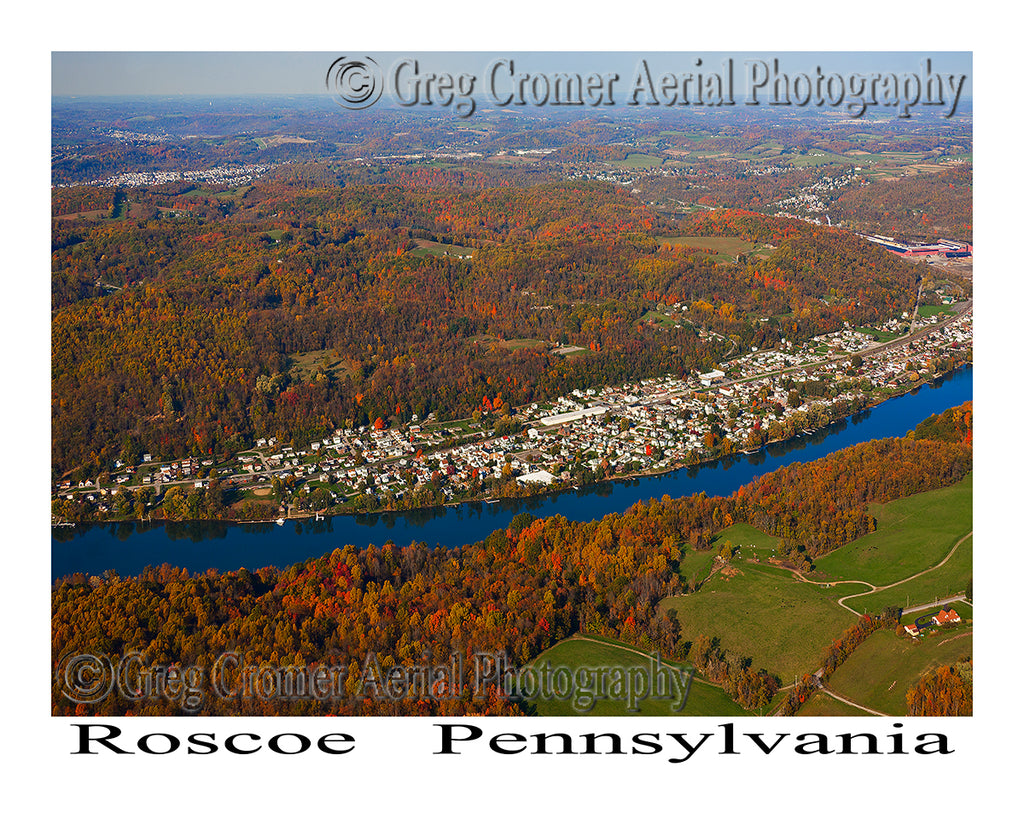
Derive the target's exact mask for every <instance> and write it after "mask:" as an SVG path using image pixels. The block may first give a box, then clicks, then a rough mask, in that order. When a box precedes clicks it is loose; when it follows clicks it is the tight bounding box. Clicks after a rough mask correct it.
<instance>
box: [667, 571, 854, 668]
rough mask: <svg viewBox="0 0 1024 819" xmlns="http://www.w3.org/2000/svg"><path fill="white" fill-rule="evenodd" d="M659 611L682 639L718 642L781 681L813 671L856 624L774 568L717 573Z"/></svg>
mask: <svg viewBox="0 0 1024 819" xmlns="http://www.w3.org/2000/svg"><path fill="white" fill-rule="evenodd" d="M733 570H735V573H733ZM730 575H731V576H730ZM661 605H662V607H663V608H664V609H666V610H667V609H672V610H674V611H675V612H676V615H677V616H678V618H679V626H680V634H681V638H682V639H684V640H696V639H697V638H698V637H699V636H700V635H701V634H706V635H708V636H709V637H719V638H720V639H721V645H722V647H723V648H724V649H725V650H726V651H728V652H733V653H735V654H737V655H739V656H740V657H750V658H751V659H752V661H753V666H754V668H766V669H768V670H769V671H771V672H773V673H776V674H778V675H779V676H780V677H781V678H782V680H783V681H786V680H789V681H792V679H793V676H794V675H801V674H805V673H807V672H809V671H814V670H815V669H816V668H817V667H818V664H819V662H820V660H821V655H822V652H823V650H824V648H825V646H826V645H828V643H829V641H831V640H833V639H834V638H836V637H838V636H839V635H840V634H841V633H842V632H843V631H844V630H845V629H846V628H847V627H849V626H850V625H851V624H852V623H853V622H854V620H855V619H856V618H855V616H854V615H853V614H851V613H850V612H848V611H846V610H845V609H843V608H841V607H839V606H838V605H837V604H836V603H835V602H834V601H833V600H831V599H829V597H828V596H827V595H824V594H822V593H821V591H820V590H819V589H818V587H817V586H813V585H811V584H809V583H802V582H800V581H799V580H797V579H795V578H794V577H793V576H792V575H791V574H790V573H789V572H786V571H784V570H782V569H778V568H776V567H774V566H765V565H756V564H752V563H746V562H743V563H734V565H733V566H732V567H730V568H728V569H726V570H723V571H720V572H717V573H716V574H715V576H714V577H712V578H711V579H710V580H709V581H708V582H707V583H705V584H704V586H703V587H702V588H701V590H700V591H698V592H696V593H694V594H688V595H683V596H680V597H669V598H666V599H665V600H664V601H662V604H661Z"/></svg>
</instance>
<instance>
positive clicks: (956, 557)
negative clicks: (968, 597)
mask: <svg viewBox="0 0 1024 819" xmlns="http://www.w3.org/2000/svg"><path fill="white" fill-rule="evenodd" d="M973 566H974V564H973V538H970V537H969V538H967V540H965V541H964V542H963V543H961V544H960V545H959V546H958V547H957V549H956V552H955V553H954V554H953V556H952V557H951V558H950V559H949V561H948V562H947V563H946V565H944V566H940V567H939V568H938V569H936V570H935V571H932V572H928V574H925V575H922V576H921V577H918V578H915V579H914V580H911V581H910V582H908V583H901V584H900V585H898V586H893V587H892V588H891V589H884V590H882V591H877V592H872V593H871V594H866V595H864V596H863V597H855V598H853V599H852V600H847V601H846V605H848V606H849V607H850V608H852V609H856V610H857V611H863V612H873V613H877V612H880V611H882V610H883V609H884V608H885V607H886V606H907V605H908V602H909V605H911V606H913V605H920V604H921V603H924V602H926V601H928V600H936V599H939V600H941V599H943V598H946V597H953V596H955V595H957V594H960V593H962V592H963V591H964V589H966V588H967V581H968V580H969V579H970V578H971V576H972V574H973V572H974V567H973ZM841 588H844V589H847V592H846V593H847V594H850V593H852V592H853V591H856V590H855V589H853V587H852V586H845V585H844V586H842V587H841Z"/></svg>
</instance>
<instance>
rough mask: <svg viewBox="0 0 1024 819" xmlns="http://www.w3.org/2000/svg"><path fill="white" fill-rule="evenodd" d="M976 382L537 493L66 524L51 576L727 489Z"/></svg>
mask: <svg viewBox="0 0 1024 819" xmlns="http://www.w3.org/2000/svg"><path fill="white" fill-rule="evenodd" d="M973 392H974V373H973V369H972V368H971V367H965V368H961V369H959V370H956V371H955V372H952V373H949V374H947V375H946V376H943V377H942V378H941V379H938V380H937V381H936V382H934V383H930V384H927V385H925V386H923V387H920V388H918V389H917V390H915V391H914V392H912V393H908V394H907V395H903V396H900V397H899V398H893V399H891V400H889V401H886V402H885V403H883V404H880V405H878V406H877V407H874V408H872V409H869V410H865V411H864V412H861V413H859V414H857V415H855V416H852V417H850V418H847V419H842V420H840V421H836V422H835V423H833V424H831V425H830V426H828V427H825V428H824V429H821V430H818V431H816V432H814V433H811V434H809V435H801V436H799V437H798V438H795V439H793V440H790V441H783V442H779V443H775V444H770V445H769V446H767V447H765V448H763V449H761V450H759V451H758V452H755V453H752V454H750V455H744V454H738V455H733V456H730V457H729V458H724V459H722V460H719V461H715V462H713V463H709V464H705V465H702V466H698V467H693V468H689V469H679V470H676V471H674V472H670V473H666V474H663V475H651V476H644V477H639V478H633V479H630V480H621V481H613V482H606V483H600V484H595V485H593V486H588V487H583V488H581V489H579V490H568V491H565V492H560V493H558V494H553V495H545V496H543V497H537V498H528V499H521V500H502V501H498V502H497V503H480V502H475V503H465V504H461V505H459V506H450V507H440V508H437V509H425V510H416V511H413V512H400V513H382V514H371V515H337V516H334V517H329V518H327V519H326V520H321V521H315V520H313V519H309V520H301V521H298V520H297V521H288V522H286V523H285V524H284V525H283V526H278V525H276V524H273V523H259V524H247V523H243V524H234V523H226V522H221V521H195V522H185V523H141V522H132V523H109V524H93V525H84V526H83V525H79V526H76V527H74V528H64V527H58V528H54V529H53V530H52V535H51V539H50V543H51V549H50V556H51V566H50V573H51V577H53V578H59V577H63V576H65V575H68V574H71V573H73V572H86V573H88V574H101V573H102V572H104V571H106V570H108V569H113V570H115V571H117V572H118V573H119V574H120V575H122V576H126V575H135V574H138V573H139V572H140V571H141V570H142V569H143V568H145V567H146V566H158V565H160V564H162V563H170V564H171V565H173V566H183V567H185V568H187V569H188V570H189V571H205V570H206V569H209V568H214V569H219V570H223V571H227V570H235V569H238V568H241V567H245V568H248V569H257V568H260V567H262V566H288V565H291V564H292V563H297V562H299V561H302V560H305V559H307V558H310V557H317V556H319V555H322V554H325V553H327V552H330V551H332V550H333V549H334V548H336V547H340V546H344V545H345V544H347V543H352V544H354V545H356V546H365V545H367V544H369V543H376V544H378V545H380V544H383V543H385V542H386V541H388V540H392V541H394V542H395V543H396V544H397V545H399V546H404V545H407V544H408V543H410V542H411V541H414V540H415V541H423V542H425V543H427V544H428V545H431V546H433V545H435V544H440V545H443V546H457V545H460V544H463V543H473V542H475V541H478V540H482V539H483V538H485V537H486V536H487V535H488V534H490V533H491V532H492V531H494V530H495V529H497V528H498V527H505V526H507V525H508V524H509V522H510V521H511V520H512V518H513V517H515V515H517V514H519V513H520V512H530V513H531V514H534V515H537V516H538V517H542V516H547V515H563V516H564V517H566V518H569V519H570V520H579V521H586V520H594V519H596V518H599V517H602V516H603V515H606V514H609V513H611V512H623V511H625V510H626V509H628V508H629V507H630V506H632V505H633V504H634V503H636V502H637V501H639V500H647V499H649V498H652V497H653V498H660V497H662V496H663V495H669V496H671V497H683V496H687V495H694V494H697V493H699V492H701V491H704V492H706V493H707V494H708V495H728V494H730V493H732V492H733V491H734V490H736V489H737V488H738V487H740V486H742V485H744V484H746V483H749V482H750V481H752V480H754V479H755V478H758V477H760V476H761V475H765V474H767V473H769V472H773V471H774V470H776V469H778V468H780V467H782V466H786V465H787V464H790V463H794V462H807V461H813V460H815V459H817V458H822V457H824V456H825V455H828V454H829V453H831V452H835V451H836V450H839V449H843V448H844V447H848V446H851V445H853V444H856V443H860V442H861V441H868V440H871V439H874V438H887V437H892V436H902V435H905V434H906V433H907V432H908V431H909V430H911V429H913V428H914V427H915V426H917V424H918V423H920V422H921V421H922V420H924V419H925V418H927V417H928V416H929V415H931V414H933V413H938V412H942V411H943V410H946V409H948V408H949V407H955V406H959V405H960V404H962V403H963V402H964V401H970V400H971V399H972V397H973Z"/></svg>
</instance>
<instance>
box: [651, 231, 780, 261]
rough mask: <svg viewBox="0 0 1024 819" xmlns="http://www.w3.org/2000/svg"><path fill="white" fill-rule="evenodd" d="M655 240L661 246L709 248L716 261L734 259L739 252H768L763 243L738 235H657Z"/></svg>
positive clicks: (764, 253) (763, 253)
mask: <svg viewBox="0 0 1024 819" xmlns="http://www.w3.org/2000/svg"><path fill="white" fill-rule="evenodd" d="M657 240H658V243H659V244H660V245H661V246H662V247H680V246H687V247H695V248H700V249H702V250H710V251H711V252H712V253H714V254H715V259H716V260H717V261H730V262H731V261H735V259H736V257H737V256H739V255H740V254H741V253H743V254H750V253H753V254H755V255H756V254H762V255H766V254H767V252H768V251H767V250H766V249H765V247H764V245H760V244H755V243H754V242H748V241H747V240H746V239H741V238H739V237H738V236H658V237H657Z"/></svg>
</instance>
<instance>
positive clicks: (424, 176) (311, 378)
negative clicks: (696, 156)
mask: <svg viewBox="0 0 1024 819" xmlns="http://www.w3.org/2000/svg"><path fill="white" fill-rule="evenodd" d="M473 173H475V172H473ZM473 173H470V172H469V171H459V172H455V171H452V172H448V171H445V172H436V173H435V172H433V171H423V170H422V169H421V170H416V171H412V170H410V171H403V170H400V169H396V170H393V171H388V172H387V174H386V176H388V177H389V178H391V179H393V180H396V181H400V182H401V183H402V184H395V183H387V184H379V185H348V184H346V185H345V186H344V187H337V186H336V185H333V186H329V187H324V188H307V187H302V186H301V185H297V184H291V183H289V182H284V181H280V180H277V181H273V180H272V181H267V182H265V183H258V184H256V185H254V186H252V187H250V188H248V189H245V190H244V191H239V192H234V193H232V192H229V191H221V192H220V193H221V194H225V195H223V196H222V195H219V194H216V195H215V194H214V193H204V192H201V191H198V190H195V189H193V188H192V187H191V186H190V185H186V184H181V183H172V184H170V185H165V186H158V187H156V188H153V189H151V190H144V189H133V191H132V197H131V200H132V204H133V212H135V210H134V209H138V210H139V211H141V212H143V213H151V214H152V213H163V214H174V215H165V216H163V217H161V218H142V219H136V218H134V217H131V216H129V218H126V219H121V220H117V221H104V222H96V223H94V222H88V221H82V222H81V223H79V222H75V223H74V224H73V225H72V224H64V223H60V222H58V223H57V227H55V229H54V250H53V288H52V292H53V302H54V308H55V312H54V314H53V321H52V327H53V355H52V365H53V366H52V386H53V405H52V406H53V413H52V417H53V449H52V463H53V470H54V474H55V477H59V476H61V475H63V474H65V473H66V472H68V471H70V470H78V472H76V473H75V474H74V475H73V477H74V478H76V479H80V478H82V477H89V478H94V477H95V476H96V475H97V474H99V473H100V472H101V471H103V470H105V469H109V468H110V467H111V466H112V464H113V462H114V460H116V459H117V458H118V455H119V453H120V451H121V450H122V449H123V448H124V447H125V446H128V445H131V446H134V447H136V448H138V449H139V451H143V452H152V453H153V454H154V455H157V456H159V457H163V458H174V457H180V456H183V455H190V454H209V453H210V452H213V453H215V454H222V453H224V454H228V453H230V452H233V451H235V450H237V449H240V448H243V447H246V446H251V445H252V444H253V442H254V441H255V440H256V439H258V438H260V437H272V436H273V437H277V438H278V439H279V440H284V441H295V442H296V443H298V444H300V445H301V444H302V443H305V442H306V441H308V440H310V439H315V438H319V437H322V436H323V434H325V433H326V432H328V431H331V430H333V429H335V428H339V427H341V426H343V425H345V424H352V425H356V426H359V425H364V424H372V423H374V422H375V421H376V420H377V419H378V418H379V419H383V421H384V422H385V423H391V422H398V421H402V422H407V421H409V420H410V419H411V418H412V416H413V415H418V416H419V417H420V418H425V417H426V416H427V415H428V414H429V413H435V414H436V415H437V417H438V418H452V417H465V416H467V415H469V414H470V413H471V412H472V411H473V410H474V409H476V408H478V407H480V406H482V405H484V402H485V400H488V401H490V402H492V403H493V402H494V400H495V399H496V398H500V399H501V400H502V403H503V404H504V405H505V406H506V407H509V406H512V407H514V406H519V405H522V404H527V403H532V402H535V401H543V400H548V399H552V398H554V397H556V396H559V395H564V394H566V393H567V392H571V391H572V390H573V389H577V388H586V387H590V386H594V385H600V384H607V383H619V382H622V381H624V380H627V379H633V378H642V377H648V376H654V375H663V374H666V373H674V374H677V375H685V374H687V373H689V372H691V371H693V370H695V369H700V370H705V369H708V368H710V367H712V366H714V365H715V364H716V363H717V362H718V361H720V360H721V358H722V357H723V356H724V355H725V354H726V353H727V352H729V351H730V350H734V349H736V348H735V347H734V343H735V344H738V345H739V349H741V350H742V349H744V348H749V347H750V346H757V347H760V348H766V347H771V346H773V345H774V344H776V343H778V341H779V339H780V338H782V337H783V336H784V337H786V338H788V339H792V340H799V339H801V338H808V337H810V336H813V335H815V334H818V333H821V332H827V331H831V330H835V329H838V328H839V327H841V326H842V322H844V321H850V322H857V323H859V324H863V323H871V322H874V321H877V320H881V319H885V318H888V317H891V316H893V315H898V314H899V313H900V312H901V311H903V310H906V309H908V308H909V307H910V306H911V304H912V300H913V290H914V288H913V282H914V276H915V274H914V272H913V271H914V268H913V266H911V265H907V264H905V263H904V262H902V261H901V260H899V259H896V258H895V257H893V256H892V255H891V254H886V253H884V252H883V251H879V250H877V248H874V247H873V246H870V245H868V244H866V243H863V242H859V241H857V240H854V239H851V238H850V237H847V236H845V235H843V234H841V233H839V232H836V231H829V230H826V229H821V228H815V227H814V226H811V225H807V224H804V223H799V222H791V221H790V222H787V221H785V220H777V219H769V218H768V217H763V216H759V215H757V214H751V213H743V212H729V213H722V214H716V215H714V216H708V217H705V218H704V219H703V221H700V220H698V221H696V222H695V223H694V226H693V230H695V231H709V232H708V233H705V235H729V234H728V231H733V233H732V234H731V235H741V236H744V237H762V238H764V237H766V240H769V239H770V240H775V243H777V244H778V247H777V249H776V250H775V251H774V252H773V253H772V254H771V256H770V257H769V258H768V259H755V260H747V261H744V262H743V263H741V264H738V265H732V264H716V263H715V262H714V261H712V260H710V259H708V258H707V254H706V253H702V252H697V251H693V250H687V249H681V248H680V249H675V250H668V249H666V250H660V249H659V248H658V244H657V242H656V241H655V239H654V236H655V235H658V234H659V233H661V232H662V231H664V230H665V229H666V226H665V225H664V223H662V221H661V219H660V217H658V216H657V215H656V214H654V213H653V212H652V211H650V210H649V209H647V208H646V207H645V206H643V205H642V204H641V203H638V202H637V201H636V200H635V199H633V198H631V197H630V196H628V195H627V194H626V193H625V192H624V191H622V190H621V189H619V188H616V187H614V186H610V185H606V184H600V183H592V182H563V183H557V184H540V185H530V186H525V187H517V186H508V185H505V186H497V187H474V186H472V185H469V186H466V184H465V183H466V181H467V180H468V179H470V178H471V177H473ZM447 182H451V183H452V184H453V185H456V184H457V185H459V186H460V187H444V185H445V184H447ZM477 182H478V183H479V184H481V185H482V184H484V183H486V182H488V179H487V178H485V177H479V178H477ZM64 195H65V194H63V193H61V192H55V193H54V196H55V198H59V197H60V196H64ZM69 206H70V205H69ZM55 207H59V205H55ZM710 231H718V233H711V232H710ZM428 237H429V238H433V239H437V240H443V241H444V242H445V243H450V244H456V245H461V246H465V247H469V248H471V249H472V259H471V260H469V259H461V258H456V257H455V256H453V255H450V256H444V255H441V254H438V253H433V252H427V251H425V250H424V249H422V248H420V247H419V246H418V244H417V242H418V241H419V240H420V239H424V238H428ZM758 240H760V239H758ZM879 254H881V255H879ZM97 282H100V283H101V284H102V286H99V285H97ZM106 288H121V289H119V290H111V291H109V292H108V290H107V289H106ZM101 293H102V295H101ZM826 296H827V298H826ZM665 299H674V300H681V301H683V302H687V303H689V304H691V305H692V309H691V311H690V312H689V314H688V316H689V321H688V322H684V323H682V324H680V325H679V326H677V327H674V328H666V329H661V328H657V327H652V326H649V325H647V324H646V323H641V322H640V318H641V317H642V316H643V315H644V314H645V313H646V312H647V311H648V310H649V309H651V308H652V307H654V306H655V305H656V304H657V303H658V301H659V300H665ZM781 316H785V318H780V317H781ZM762 318H767V319H768V320H767V321H761V319H762ZM701 330H711V331H713V332H715V333H717V334H718V336H707V334H706V333H705V338H704V339H702V338H701V336H700V331H701ZM522 338H529V339H535V340H539V341H542V342H544V344H543V345H541V346H535V347H532V348H529V349H522V348H519V347H518V345H511V344H508V345H506V344H505V343H504V342H505V341H508V340H512V339H522ZM481 339H490V340H491V341H487V342H486V343H481ZM558 344H567V345H574V346H578V347H581V348H582V349H583V350H584V351H585V352H584V354H582V355H576V356H571V357H563V356H559V355H556V354H554V353H553V351H552V350H553V348H554V346H555V345H558ZM328 349H333V350H334V351H335V352H336V353H337V354H338V356H339V357H340V358H341V359H342V365H341V366H340V367H337V368H334V369H332V370H331V371H329V372H328V371H322V372H317V373H312V374H307V375H306V377H305V378H304V379H301V380H300V379H299V378H297V377H296V376H295V375H294V373H292V372H291V368H292V360H291V359H290V358H289V357H290V356H292V355H294V354H296V353H300V352H305V351H311V350H328ZM261 377H264V378H269V379H271V382H272V383H273V384H274V385H276V386H275V389H273V390H269V391H267V390H261V389H257V383H258V381H259V379H260V378H261Z"/></svg>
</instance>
